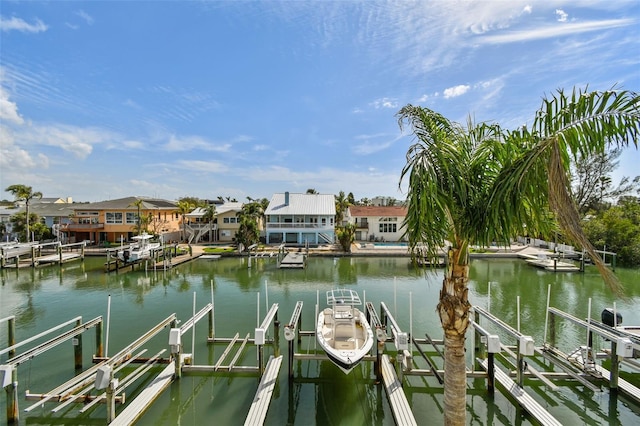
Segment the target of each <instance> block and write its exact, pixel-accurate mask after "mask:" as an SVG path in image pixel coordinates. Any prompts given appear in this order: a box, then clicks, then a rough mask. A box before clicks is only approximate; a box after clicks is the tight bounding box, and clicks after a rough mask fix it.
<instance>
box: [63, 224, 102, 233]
mask: <svg viewBox="0 0 640 426" xmlns="http://www.w3.org/2000/svg"><path fill="white" fill-rule="evenodd" d="M60 229H61V230H66V231H84V230H87V229H104V223H66V224H62V225H60Z"/></svg>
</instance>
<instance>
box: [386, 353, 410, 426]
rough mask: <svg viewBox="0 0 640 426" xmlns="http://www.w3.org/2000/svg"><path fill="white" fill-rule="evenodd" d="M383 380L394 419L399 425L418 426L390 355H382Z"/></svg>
mask: <svg viewBox="0 0 640 426" xmlns="http://www.w3.org/2000/svg"><path fill="white" fill-rule="evenodd" d="M382 379H383V380H384V389H385V391H386V393H387V398H389V404H390V405H391V407H392V412H393V418H394V420H395V421H396V424H397V425H407V426H409V425H417V423H416V419H415V417H414V416H413V412H412V411H411V407H410V406H409V402H408V401H407V397H406V396H405V394H404V391H403V390H402V383H401V382H400V380H398V376H396V372H395V370H394V369H393V364H391V361H390V360H389V355H382Z"/></svg>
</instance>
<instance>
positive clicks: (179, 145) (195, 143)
mask: <svg viewBox="0 0 640 426" xmlns="http://www.w3.org/2000/svg"><path fill="white" fill-rule="evenodd" d="M230 148H231V144H230V143H223V144H215V143H213V142H210V141H208V140H206V139H205V138H203V137H201V136H184V137H177V136H175V135H171V136H170V137H169V141H168V142H167V143H166V144H165V145H164V149H166V150H168V151H192V150H194V149H201V150H205V151H218V152H227V151H229V149H230Z"/></svg>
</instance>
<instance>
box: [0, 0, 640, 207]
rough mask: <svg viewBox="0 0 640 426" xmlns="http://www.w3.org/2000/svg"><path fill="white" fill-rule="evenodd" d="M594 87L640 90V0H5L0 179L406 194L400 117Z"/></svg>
mask: <svg viewBox="0 0 640 426" xmlns="http://www.w3.org/2000/svg"><path fill="white" fill-rule="evenodd" d="M587 86H588V88H589V89H590V90H608V89H611V88H613V87H616V88H618V89H626V90H631V91H635V92H640V2H638V1H637V0H630V1H626V0H616V1H610V0H604V1H587V0H584V1H582V0H567V1H554V0H544V1H520V0H508V1H498V0H494V1H455V0H452V1H448V0H447V1H445V0H432V1H416V2H411V1H395V2H384V1H365V2H358V1H304V0H303V1H262V2H255V1H246V2H243V1H160V0H157V1H83V2H78V1H42V2H40V1H10V0H0V186H1V189H5V188H6V187H7V186H9V185H13V184H24V185H29V186H31V187H32V188H33V190H34V191H40V192H42V193H43V195H44V196H45V197H72V199H73V200H74V201H78V202H80V201H103V200H109V199H116V198H123V197H128V196H145V197H156V198H163V199H168V200H177V199H179V198H181V197H186V196H190V197H198V198H203V199H216V198H218V197H219V196H222V197H225V198H226V197H230V198H235V199H237V200H238V201H245V200H246V197H251V198H268V199H270V198H271V195H272V194H273V193H275V192H285V191H289V192H306V191H307V189H315V190H316V191H317V192H319V193H329V194H337V193H338V192H339V191H345V193H349V192H352V193H353V194H354V196H355V198H356V199H357V200H358V199H362V198H373V197H375V196H387V197H393V198H396V199H398V200H403V199H404V198H405V196H406V194H405V192H404V190H405V189H406V182H405V183H404V185H402V186H399V179H400V172H401V170H402V167H403V166H404V165H405V164H406V153H407V150H408V148H409V146H410V145H411V143H412V142H413V138H412V136H411V134H409V133H406V132H405V133H404V134H403V133H402V132H401V130H400V128H399V126H398V121H397V116H396V114H397V112H398V111H399V110H400V108H402V107H403V106H405V105H407V104H412V105H420V106H423V107H427V108H430V109H433V110H435V111H438V112H440V113H442V114H443V115H445V116H446V117H447V118H449V119H451V120H454V121H458V122H460V123H466V120H467V117H469V116H472V117H473V118H474V120H475V121H478V122H479V121H489V122H497V123H500V124H501V125H502V126H504V127H506V128H512V129H515V128H517V127H520V126H522V125H524V124H527V123H531V121H532V120H533V118H534V115H535V112H536V110H538V109H539V108H540V106H541V103H542V98H543V97H545V96H549V95H552V94H553V93H554V92H555V91H556V90H558V89H564V90H565V91H571V90H573V88H574V87H577V88H585V87H587ZM638 163H640V151H638V150H636V149H635V148H627V149H626V150H625V152H624V154H623V155H622V156H621V158H620V165H619V167H618V169H617V170H616V172H615V173H614V175H613V179H614V182H617V181H618V180H619V179H620V178H621V177H622V176H631V177H633V176H636V175H640V171H639V169H638V166H637V164H638ZM3 198H4V199H9V200H11V199H12V195H11V194H10V193H8V192H3V193H1V194H0V199H3Z"/></svg>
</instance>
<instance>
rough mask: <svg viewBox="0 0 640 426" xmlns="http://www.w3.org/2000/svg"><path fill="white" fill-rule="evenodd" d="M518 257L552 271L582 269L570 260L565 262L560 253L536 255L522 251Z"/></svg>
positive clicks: (575, 270) (532, 264) (576, 270)
mask: <svg viewBox="0 0 640 426" xmlns="http://www.w3.org/2000/svg"><path fill="white" fill-rule="evenodd" d="M518 257H520V258H521V259H524V260H525V262H527V263H528V264H529V265H531V266H535V267H536V268H541V269H544V270H545V271H551V272H579V271H581V269H580V268H579V267H578V266H576V265H574V264H573V263H570V262H564V261H562V260H560V256H558V255H546V254H539V255H537V256H534V255H532V254H526V253H520V254H518Z"/></svg>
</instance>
